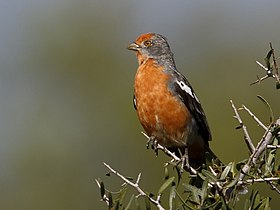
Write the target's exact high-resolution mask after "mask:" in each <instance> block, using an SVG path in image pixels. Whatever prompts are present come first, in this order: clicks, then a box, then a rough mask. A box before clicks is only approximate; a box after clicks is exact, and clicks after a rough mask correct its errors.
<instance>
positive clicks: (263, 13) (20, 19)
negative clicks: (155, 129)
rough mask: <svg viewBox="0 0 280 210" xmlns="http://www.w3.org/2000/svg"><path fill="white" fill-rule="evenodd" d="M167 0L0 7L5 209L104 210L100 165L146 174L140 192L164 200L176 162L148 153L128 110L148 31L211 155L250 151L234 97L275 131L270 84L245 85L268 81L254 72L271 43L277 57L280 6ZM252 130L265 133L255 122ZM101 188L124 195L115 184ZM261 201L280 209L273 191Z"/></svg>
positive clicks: (263, 190)
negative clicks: (196, 104) (186, 93)
mask: <svg viewBox="0 0 280 210" xmlns="http://www.w3.org/2000/svg"><path fill="white" fill-rule="evenodd" d="M160 2H161V3H160V4H159V1H149V0H143V1H136V0H132V1H128V0H116V1H102V0H92V1H88V0H80V1H75V0H12V1H1V6H0V25H1V31H0V34H1V35H0V116H1V117H0V144H1V145H0V167H1V173H0V184H1V188H0V209H28V210H31V209H41V210H45V209H46V210H48V209H53V210H61V209H67V210H72V209H73V210H74V209H86V210H87V209H106V207H104V204H103V203H102V202H99V198H100V195H99V191H98V189H97V188H96V187H95V182H94V178H95V177H100V174H101V173H102V171H103V170H104V168H103V166H102V162H108V163H110V164H112V165H114V166H116V167H117V168H118V169H120V171H124V172H125V173H126V174H130V175H131V176H133V177H135V176H136V175H135V174H136V173H138V172H139V171H138V170H139V169H141V172H142V173H143V179H142V182H141V184H142V186H143V188H144V189H147V190H148V191H150V192H157V190H158V188H159V186H160V185H161V184H162V180H161V179H160V178H159V177H162V165H161V163H163V162H165V161H168V159H167V157H165V155H159V157H158V158H154V154H153V153H152V152H150V151H147V150H146V149H145V139H144V138H143V136H142V135H141V133H140V131H141V127H140V125H139V123H138V121H137V117H136V115H135V113H134V110H133V105H132V92H133V77H134V74H135V70H136V59H135V57H134V56H133V55H132V54H131V53H130V52H127V50H126V49H125V48H126V46H127V44H128V43H130V42H131V41H133V39H134V38H135V37H136V36H137V35H138V34H140V33H145V32H149V31H154V32H158V33H161V34H164V35H165V36H167V37H168V39H169V42H170V43H171V47H172V50H173V52H174V54H175V60H176V64H177V66H178V69H179V70H180V71H181V72H182V73H184V74H185V75H186V76H187V77H188V78H189V79H190V81H191V83H192V85H193V87H194V88H195V90H196V92H197V94H198V96H199V99H200V101H201V102H202V104H203V107H204V110H205V111H206V114H207V118H208V121H209V124H210V127H211V131H212V133H213V141H212V142H211V148H212V150H214V151H215V153H217V155H218V156H219V157H221V159H222V160H223V161H224V162H230V161H232V160H234V161H235V162H239V161H240V160H242V159H243V158H244V157H245V155H247V153H248V151H247V150H246V148H245V146H244V143H243V142H242V141H241V139H242V132H241V131H240V130H235V129H234V125H235V121H234V119H232V118H231V116H232V110H231V108H230V105H229V100H230V99H233V100H234V101H236V103H241V102H242V103H245V104H246V105H248V106H250V107H252V109H253V110H252V111H254V113H256V114H257V115H258V116H260V118H261V119H262V120H263V121H264V122H266V124H269V117H268V115H267V110H266V109H264V107H263V106H262V104H261V103H260V102H259V101H258V100H256V95H262V96H265V99H266V100H267V101H269V103H270V105H271V108H272V109H273V110H274V116H275V117H276V118H277V116H279V114H280V111H279V110H278V109H277V107H278V106H279V98H278V97H275V92H274V91H273V90H272V89H273V88H274V87H273V88H272V85H271V83H270V82H269V81H264V82H263V83H262V85H259V86H258V85H255V86H251V87H249V83H250V82H252V81H253V80H254V75H255V74H261V73H263V72H261V71H262V70H259V69H260V68H259V66H257V65H255V64H254V62H255V60H260V59H261V57H262V55H260V52H264V51H265V50H266V48H267V43H268V42H269V41H271V42H272V43H274V47H275V49H279V33H280V21H279V19H280V13H279V12H278V10H279V6H280V2H278V1H274V2H271V3H267V2H264V1H256V2H254V4H251V3H248V2H241V3H240V2H238V1H231V2H226V1H217V2H216V3H214V2H212V1H209V2H206V1H205V2H204V1H180V2H179V1H178V2H176V1H167V0H163V1H160ZM209 94H210V95H211V97H209ZM217 113H218V114H217ZM220 113H222V114H220ZM244 122H245V123H246V125H248V126H250V127H252V128H257V126H256V125H255V124H254V122H252V120H251V118H250V117H249V116H248V117H247V116H246V115H245V116H244ZM251 135H252V138H253V137H254V138H253V139H258V137H260V136H261V135H262V132H261V131H260V130H257V129H255V130H254V132H252V133H251ZM225 136H226V138H225ZM254 143H257V142H254ZM236 151H238V152H236ZM147 163H148V164H147ZM151 171H152V173H151ZM146 174H148V177H149V178H147V177H145V175H146ZM103 181H104V182H105V183H106V185H107V186H110V187H112V188H111V189H119V184H118V182H116V181H115V180H113V179H111V177H110V178H109V177H105V178H104V179H103ZM259 191H260V194H262V195H267V196H270V197H271V198H272V200H271V206H272V209H275V208H276V209H277V208H278V204H279V201H278V200H277V198H278V197H276V196H275V194H274V193H271V190H270V189H269V187H266V186H263V185H261V186H260V188H259ZM130 192H131V191H130V190H129V189H128V191H127V193H128V194H129V193H130ZM166 193H167V190H166V191H164V195H165V194H166ZM113 196H114V194H113ZM247 197H248V196H247ZM247 197H246V196H244V197H243V198H241V200H242V199H243V201H244V200H245V198H247ZM139 202H141V201H139Z"/></svg>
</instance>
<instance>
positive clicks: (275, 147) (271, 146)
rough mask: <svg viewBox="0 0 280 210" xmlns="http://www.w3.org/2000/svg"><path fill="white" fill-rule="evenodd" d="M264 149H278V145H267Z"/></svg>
mask: <svg viewBox="0 0 280 210" xmlns="http://www.w3.org/2000/svg"><path fill="white" fill-rule="evenodd" d="M266 147H267V148H269V149H280V145H267V146H266Z"/></svg>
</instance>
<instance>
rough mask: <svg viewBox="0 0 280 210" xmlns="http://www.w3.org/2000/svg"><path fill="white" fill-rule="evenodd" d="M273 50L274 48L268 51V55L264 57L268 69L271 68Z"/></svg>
mask: <svg viewBox="0 0 280 210" xmlns="http://www.w3.org/2000/svg"><path fill="white" fill-rule="evenodd" d="M272 52H273V50H269V51H268V53H267V55H266V57H265V58H264V61H265V64H266V67H267V68H268V69H271V65H270V58H271V55H272Z"/></svg>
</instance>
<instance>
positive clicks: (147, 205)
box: [145, 196, 151, 210]
mask: <svg viewBox="0 0 280 210" xmlns="http://www.w3.org/2000/svg"><path fill="white" fill-rule="evenodd" d="M145 204H146V210H151V203H150V200H149V198H148V197H147V196H146V197H145Z"/></svg>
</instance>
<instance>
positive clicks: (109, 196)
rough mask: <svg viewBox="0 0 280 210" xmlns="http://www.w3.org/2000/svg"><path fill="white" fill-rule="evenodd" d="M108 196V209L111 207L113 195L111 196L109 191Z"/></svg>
mask: <svg viewBox="0 0 280 210" xmlns="http://www.w3.org/2000/svg"><path fill="white" fill-rule="evenodd" d="M108 198H109V209H112V208H113V196H112V193H111V192H109V194H108Z"/></svg>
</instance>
